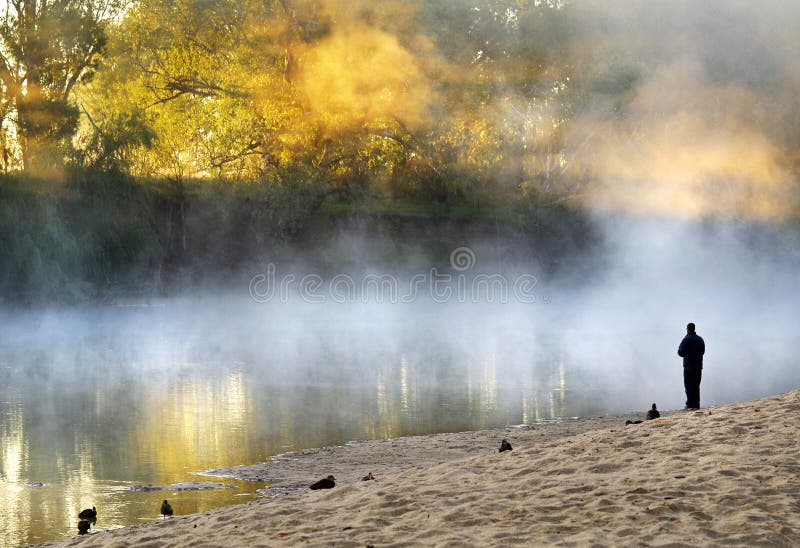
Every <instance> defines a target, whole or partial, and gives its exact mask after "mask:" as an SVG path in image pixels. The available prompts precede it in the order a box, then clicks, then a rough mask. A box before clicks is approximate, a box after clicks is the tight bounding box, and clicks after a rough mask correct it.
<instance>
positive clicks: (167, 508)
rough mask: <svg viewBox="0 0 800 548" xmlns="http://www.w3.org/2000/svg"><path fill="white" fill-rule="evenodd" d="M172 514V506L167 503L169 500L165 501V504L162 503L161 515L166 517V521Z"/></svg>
mask: <svg viewBox="0 0 800 548" xmlns="http://www.w3.org/2000/svg"><path fill="white" fill-rule="evenodd" d="M172 514H173V511H172V505H171V504H170V503H168V502H167V499H164V502H163V503H161V515H162V516H164V519H167V516H171V515H172Z"/></svg>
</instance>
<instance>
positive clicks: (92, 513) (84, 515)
mask: <svg viewBox="0 0 800 548" xmlns="http://www.w3.org/2000/svg"><path fill="white" fill-rule="evenodd" d="M78 517H79V518H81V519H97V508H95V507H94V506H92V507H91V509H89V508H86V509H84V510H81V511H80V512H79V513H78Z"/></svg>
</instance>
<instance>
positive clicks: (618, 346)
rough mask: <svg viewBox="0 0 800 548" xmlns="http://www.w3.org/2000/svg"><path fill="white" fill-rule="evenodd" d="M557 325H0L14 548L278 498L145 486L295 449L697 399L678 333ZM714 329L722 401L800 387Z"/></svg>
mask: <svg viewBox="0 0 800 548" xmlns="http://www.w3.org/2000/svg"><path fill="white" fill-rule="evenodd" d="M542 314H543V312H542V311H541V309H535V308H520V309H514V308H510V307H500V308H495V309H492V308H487V309H482V308H470V309H461V308H459V307H446V306H441V305H440V306H425V305H421V304H415V305H414V306H413V307H402V306H388V307H384V306H377V305H376V306H363V307H359V306H356V305H347V306H343V307H336V306H332V307H320V306H309V305H305V306H303V305H297V306H295V305H290V304H281V305H275V306H264V305H254V304H253V303H242V302H234V301H229V300H226V299H220V300H217V301H208V302H201V303H197V302H177V301H175V302H163V303H154V304H153V305H151V306H132V307H118V306H117V307H110V306H109V307H97V308H91V309H58V310H46V311H0V515H3V516H4V519H3V520H0V546H20V545H24V544H28V543H34V542H41V541H45V540H51V539H59V538H66V537H70V536H73V535H74V534H75V533H76V532H77V530H76V525H77V521H78V520H77V517H76V516H77V514H78V512H79V511H80V510H81V509H82V508H89V507H92V506H96V507H97V509H98V515H99V518H98V521H97V524H96V526H95V529H94V530H95V531H99V534H104V533H103V532H102V531H104V530H105V529H113V528H115V527H121V526H125V525H131V524H136V523H142V522H146V521H152V520H156V519H159V508H160V502H161V500H163V499H164V498H167V499H169V500H170V502H171V503H172V505H173V507H174V509H175V512H176V514H188V513H192V512H202V511H205V510H208V509H211V508H216V507H220V506H224V505H229V504H235V503H240V502H244V501H247V500H249V499H252V498H254V497H256V496H259V495H257V494H256V490H257V489H259V488H261V487H263V486H264V485H263V484H258V483H247V482H236V481H231V480H220V481H224V482H225V483H229V484H232V485H234V486H235V489H218V490H213V491H189V492H175V491H163V492H159V491H156V492H135V491H132V490H131V487H132V486H134V485H147V484H153V485H170V484H173V483H176V482H182V481H198V480H207V479H209V478H205V477H199V476H196V475H193V473H194V472H198V471H202V470H207V469H210V468H216V467H223V466H230V465H237V464H252V463H256V462H263V461H264V460H266V459H267V458H268V457H269V456H270V455H275V454H279V453H285V452H288V451H297V450H301V449H303V448H308V447H319V446H324V445H331V444H341V443H344V442H346V441H348V440H353V439H367V438H372V439H381V438H390V437H396V436H402V435H411V434H426V433H432V432H445V431H461V430H468V429H481V428H487V427H493V426H502V425H507V424H519V423H534V422H536V421H539V420H546V419H552V418H559V417H571V416H586V415H594V414H599V413H604V412H614V411H627V410H631V409H645V408H647V407H649V405H650V402H652V401H658V403H659V407H661V408H662V409H669V408H675V407H680V406H682V405H683V394H682V392H683V387H682V381H681V375H680V362H679V361H678V358H677V356H675V348H676V347H677V344H678V342H679V341H680V337H682V333H680V331H679V330H678V331H677V332H672V331H669V330H666V329H653V328H648V327H647V326H646V325H643V326H635V325H634V326H625V329H624V331H623V330H619V329H617V330H614V329H616V328H615V327H614V326H613V325H612V326H611V327H610V328H607V327H602V326H601V328H602V329H600V330H596V331H593V332H590V331H588V330H579V331H573V332H569V331H568V330H566V329H562V330H561V331H560V332H558V333H553V332H552V330H551V329H548V328H550V327H551V326H552V325H553V324H554V323H558V324H560V325H572V324H575V323H577V321H578V320H577V319H576V318H567V320H568V321H565V320H563V319H562V320H558V318H555V319H554V317H543V316H542ZM669 323H670V324H674V325H680V323H679V321H678V320H677V319H673V320H670V322H669ZM709 324H710V325H709V330H708V331H705V332H704V333H703V334H704V335H707V343H708V346H709V348H710V349H711V352H710V353H709V356H707V358H708V360H707V367H706V371H704V379H703V383H704V385H703V390H702V392H703V398H704V400H703V405H713V404H715V403H725V402H726V401H736V400H741V399H747V398H752V397H757V396H760V395H766V394H771V393H776V392H779V391H782V390H788V389H791V388H797V387H798V386H800V373H798V372H799V371H800V368H798V367H797V366H796V359H795V356H796V348H797V347H798V345H799V344H800V335H798V334H794V335H792V336H791V337H783V338H776V337H771V338H770V337H765V336H763V335H759V336H758V337H757V338H754V339H753V342H751V343H747V344H744V343H743V341H745V335H746V333H744V332H741V333H740V332H724V331H723V330H718V331H717V332H714V331H712V330H711V327H712V325H713V324H711V322H709ZM716 325H718V326H724V324H723V323H722V322H717V324H716ZM726 341H727V342H726ZM651 398H652V399H651ZM210 479H212V481H216V480H214V479H213V478H210ZM313 479H317V478H309V481H311V480H313ZM33 482H41V483H42V484H43V486H41V487H32V486H28V485H27V484H30V483H33Z"/></svg>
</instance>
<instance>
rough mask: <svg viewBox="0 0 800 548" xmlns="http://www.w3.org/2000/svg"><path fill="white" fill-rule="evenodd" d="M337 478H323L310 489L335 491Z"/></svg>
mask: <svg viewBox="0 0 800 548" xmlns="http://www.w3.org/2000/svg"><path fill="white" fill-rule="evenodd" d="M335 479H336V478H334V477H333V476H328V477H327V478H323V479H321V480H319V481H318V482H316V483H312V484H311V485H310V487H311V488H312V489H315V490H316V489H333V488H334V487H336V482H335V481H334V480H335Z"/></svg>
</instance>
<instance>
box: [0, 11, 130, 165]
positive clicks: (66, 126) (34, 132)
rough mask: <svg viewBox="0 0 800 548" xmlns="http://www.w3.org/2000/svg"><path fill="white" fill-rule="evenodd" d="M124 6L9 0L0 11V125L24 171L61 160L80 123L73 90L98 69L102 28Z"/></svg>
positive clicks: (104, 40) (104, 34) (101, 46)
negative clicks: (2, 114)
mask: <svg viewBox="0 0 800 548" xmlns="http://www.w3.org/2000/svg"><path fill="white" fill-rule="evenodd" d="M121 8H122V0H6V2H5V5H4V6H3V7H1V8H0V83H1V84H2V104H3V106H4V107H5V109H4V110H7V111H8V112H9V116H8V117H7V118H6V119H5V120H4V122H6V124H7V123H8V122H10V124H11V126H12V127H11V128H10V129H11V132H12V133H13V134H15V135H16V140H17V143H18V149H19V155H20V156H21V158H20V160H21V163H22V165H23V167H24V169H25V170H26V171H29V170H32V169H41V168H48V167H52V165H53V164H54V163H57V162H58V160H59V158H58V157H57V156H56V155H55V154H57V152H58V149H59V145H63V144H64V143H65V142H67V141H68V139H69V137H71V136H72V135H73V133H74V131H75V128H76V124H77V119H78V109H77V108H76V106H75V105H74V103H73V102H72V101H71V98H72V94H73V90H74V89H75V86H76V85H77V84H78V83H79V82H81V81H84V80H86V79H87V78H89V77H90V76H91V75H92V73H93V72H94V70H95V68H96V67H97V63H98V61H99V59H100V56H101V54H102V52H103V48H104V46H105V43H106V33H105V29H106V25H107V24H108V23H109V22H110V21H111V20H112V19H113V18H114V17H115V16H116V15H117V14H118V13H119V11H120V9H121ZM3 129H4V130H5V129H6V128H5V127H4V128H3Z"/></svg>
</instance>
